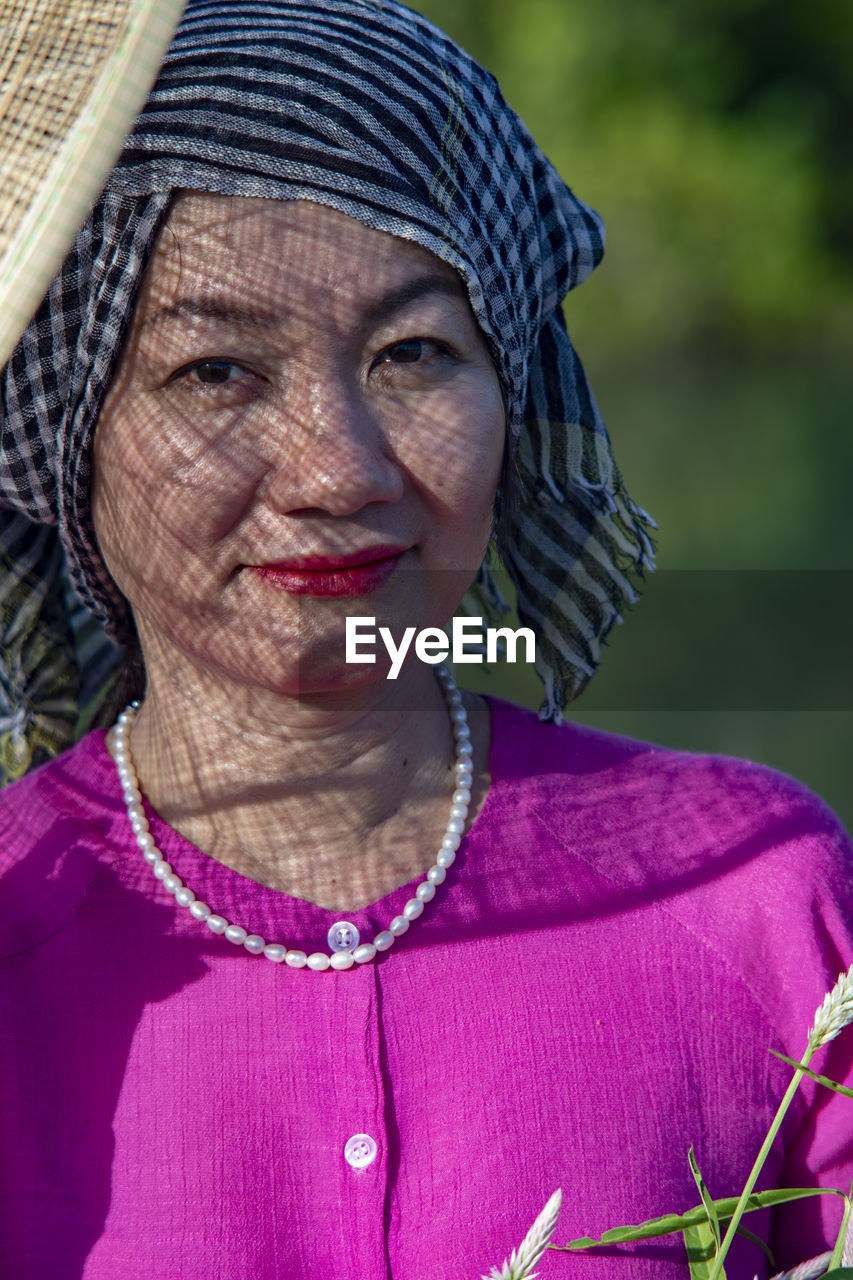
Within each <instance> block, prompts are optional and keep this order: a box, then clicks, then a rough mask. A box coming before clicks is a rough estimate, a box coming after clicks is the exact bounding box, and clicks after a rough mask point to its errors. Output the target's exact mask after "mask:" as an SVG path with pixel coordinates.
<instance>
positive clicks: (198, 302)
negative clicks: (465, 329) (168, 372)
mask: <svg viewBox="0 0 853 1280" xmlns="http://www.w3.org/2000/svg"><path fill="white" fill-rule="evenodd" d="M434 293H437V294H443V295H444V296H446V297H450V298H464V297H465V293H464V290H463V288H462V284H461V281H459V282H457V281H456V280H452V279H450V278H448V277H447V276H445V275H439V274H438V273H437V272H430V273H428V274H426V275H421V276H416V277H415V278H414V279H413V280H407V281H406V283H405V284H403V285H400V286H399V288H397V289H390V290H389V291H388V292H387V293H384V294H383V295H382V296H381V297H380V298H377V299H376V301H375V302H372V303H371V304H370V305H369V306H368V307H366V308H365V310H364V311H363V313H362V319H363V322H364V323H365V324H367V325H371V324H378V323H379V322H380V321H382V320H388V319H390V318H391V316H393V315H395V314H396V312H398V311H402V310H403V308H404V307H407V306H409V304H410V303H412V302H416V301H417V300H418V298H423V297H426V296H428V295H429V294H434ZM184 319H193V320H213V321H215V322H216V323H218V324H226V325H230V326H231V327H240V328H246V327H249V328H253V329H275V328H278V327H279V326H280V325H281V316H280V315H279V314H277V313H276V312H273V311H266V310H264V309H263V308H252V307H241V306H239V305H237V304H236V303H231V302H228V301H226V300H222V301H216V300H215V299H214V298H198V297H185V298H177V299H176V300H175V301H174V302H171V303H169V304H168V306H164V307H158V308H157V310H156V311H155V312H153V313H152V314H151V315H149V316H146V317H145V319H144V320H143V321H142V323H141V325H140V328H141V329H147V328H148V327H149V326H151V325H154V324H162V323H164V322H166V321H170V320H184Z"/></svg>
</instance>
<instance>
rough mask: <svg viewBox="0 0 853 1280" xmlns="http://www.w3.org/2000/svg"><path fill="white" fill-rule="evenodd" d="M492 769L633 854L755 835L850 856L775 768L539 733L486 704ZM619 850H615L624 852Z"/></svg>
mask: <svg viewBox="0 0 853 1280" xmlns="http://www.w3.org/2000/svg"><path fill="white" fill-rule="evenodd" d="M490 708H491V712H492V735H493V736H492V767H493V773H494V777H495V779H496V780H497V782H498V785H499V786H500V787H506V786H509V787H511V788H515V789H518V790H519V791H521V792H524V793H525V794H527V795H529V796H531V797H533V796H535V797H536V800H537V801H538V802H539V803H540V804H541V811H542V812H543V813H548V814H549V817H550V820H551V821H552V822H556V823H557V824H558V826H560V828H561V829H563V830H564V831H568V830H572V831H575V832H577V831H578V829H579V828H584V829H591V827H592V826H594V827H595V828H596V829H598V830H599V831H600V832H601V834H603V835H608V834H609V835H612V836H614V837H619V838H620V843H623V842H624V841H625V840H626V838H628V837H630V847H632V848H634V849H635V850H639V849H640V848H642V847H643V845H644V844H645V843H647V842H648V841H649V840H651V841H653V843H654V845H655V848H656V851H657V856H658V857H660V855H661V853H662V852H663V849H664V847H673V848H676V849H677V850H678V854H677V856H678V860H679V861H683V859H684V858H687V857H689V856H690V854H691V852H698V853H705V854H709V853H712V852H713V851H715V850H719V849H720V847H721V845H732V844H733V843H738V844H743V843H744V842H748V841H749V840H750V839H752V838H754V837H756V836H759V835H760V837H761V839H762V840H763V842H764V843H765V844H767V843H768V841H773V840H789V839H800V840H806V841H808V839H809V838H810V837H812V838H814V839H816V840H817V841H818V842H819V843H820V844H821V845H822V846H823V845H826V844H827V843H828V844H829V845H831V846H843V847H844V848H845V849H848V850H849V848H850V841H849V837H848V836H847V834H846V832H845V831H844V828H843V827H842V826H841V824H840V822H839V821H838V819H837V818H836V816H835V815H834V814H833V813H832V811H831V810H830V809H829V808H828V807H827V805H826V804H825V803H824V802H823V801H822V800H820V799H819V798H818V797H817V796H816V795H815V794H814V793H813V792H811V791H809V789H808V788H807V787H805V786H803V785H802V784H801V783H799V782H797V781H795V780H794V779H793V778H789V777H787V776H786V775H785V774H782V773H778V772H777V771H776V770H774V769H770V768H767V767H766V766H764V765H757V764H753V763H751V762H750V761H747V760H737V759H732V758H730V757H727V756H719V755H703V754H696V753H692V752H688V751H678V750H673V749H671V748H668V747H661V746H657V745H654V744H652V743H647V742H639V741H636V740H635V739H632V738H626V737H620V736H618V735H615V734H610V733H604V732H601V731H600V730H596V729H590V728H587V727H584V726H579V725H574V724H570V723H565V724H562V725H554V724H544V723H542V722H541V721H540V720H539V719H538V717H537V716H536V715H535V713H534V712H532V711H528V710H525V709H523V708H520V707H516V706H513V705H511V704H510V703H507V702H502V701H500V700H498V699H490ZM623 847H624V843H623Z"/></svg>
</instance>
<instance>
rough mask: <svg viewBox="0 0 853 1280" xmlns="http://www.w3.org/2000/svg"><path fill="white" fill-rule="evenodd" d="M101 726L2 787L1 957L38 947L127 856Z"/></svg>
mask: <svg viewBox="0 0 853 1280" xmlns="http://www.w3.org/2000/svg"><path fill="white" fill-rule="evenodd" d="M111 783H112V768H111V761H110V757H109V755H108V753H107V750H106V746H105V744H104V734H103V732H102V731H97V732H95V733H91V734H88V735H87V736H86V737H85V738H84V739H82V741H81V742H79V743H77V745H76V746H75V747H72V748H71V749H70V750H69V751H66V752H64V753H63V754H62V755H61V756H58V757H57V758H56V759H55V760H51V761H50V762H49V763H48V764H45V765H42V766H41V767H40V768H39V769H36V770H34V771H33V772H32V773H30V774H28V775H27V776H26V777H25V778H22V779H21V780H20V781H19V782H13V783H12V784H11V785H9V786H8V787H5V788H3V790H2V791H0V956H3V955H8V954H10V953H11V952H14V951H17V950H20V949H21V948H23V947H28V946H32V945H34V944H35V943H37V942H38V941H39V940H40V939H41V938H42V937H44V936H47V934H49V933H50V932H52V931H53V930H54V929H55V928H57V927H60V925H61V923H62V921H63V920H64V919H65V918H67V916H68V915H69V914H70V913H71V912H72V911H73V909H74V907H75V906H76V904H77V903H78V902H79V901H80V900H81V899H82V897H83V896H84V895H85V893H86V891H87V889H88V887H89V885H90V884H91V882H92V880H93V879H94V878H95V877H96V876H97V875H98V874H99V873H100V872H101V870H102V869H103V868H104V866H105V865H106V864H109V863H111V862H113V861H115V860H116V858H117V857H120V856H121V855H120V854H118V853H117V852H116V842H115V840H112V839H111V838H110V833H111V830H112V829H113V827H114V825H115V824H116V822H120V821H121V815H122V808H121V803H120V799H121V798H120V794H119V792H118V789H117V787H116V786H115V785H114V784H113V785H111Z"/></svg>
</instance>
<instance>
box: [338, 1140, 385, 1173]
mask: <svg viewBox="0 0 853 1280" xmlns="http://www.w3.org/2000/svg"><path fill="white" fill-rule="evenodd" d="M377 1150H378V1148H377V1146H376V1143H375V1142H374V1141H373V1139H372V1138H371V1136H370V1134H369V1133H354V1134H353V1135H352V1137H351V1138H348V1139H347V1144H346V1146H345V1147H344V1159H345V1160H346V1162H347V1164H349V1165H352V1167H353V1169H366V1168H367V1166H368V1165H369V1164H373V1161H374V1160H375V1159H376V1152H377Z"/></svg>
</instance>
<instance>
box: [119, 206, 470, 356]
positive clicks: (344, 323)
mask: <svg viewBox="0 0 853 1280" xmlns="http://www.w3.org/2000/svg"><path fill="white" fill-rule="evenodd" d="M413 307H417V308H418V315H419V316H420V317H421V318H422V319H424V320H425V321H426V322H427V323H429V322H430V318H433V319H435V320H438V319H439V317H441V316H444V318H445V319H447V318H449V317H450V316H453V315H456V316H457V317H458V318H460V319H462V318H463V317H464V318H466V320H467V322H469V323H472V324H474V325H476V317H475V316H474V315H473V313H472V310H471V307H470V303H469V300H468V294H467V291H466V288H465V285H464V282H463V280H462V278H461V276H460V275H459V273H458V272H457V271H456V270H454V269H453V268H452V267H450V266H448V264H447V263H445V262H442V261H441V259H440V258H438V257H437V256H436V255H435V254H433V253H431V252H429V251H428V250H427V249H424V248H423V247H422V246H420V245H418V244H416V243H414V242H412V241H409V240H405V239H403V238H401V237H399V236H393V235H390V234H388V233H386V232H381V231H376V230H373V229H371V228H369V227H365V226H364V225H363V224H362V223H361V222H359V221H358V220H357V219H354V218H351V217H349V216H348V215H346V214H342V213H340V212H338V210H336V209H332V208H328V207H326V206H324V205H321V204H317V203H315V202H311V201H304V200H302V201H279V200H269V199H261V198H257V197H223V196H216V195H211V194H209V193H197V192H182V193H180V194H179V195H178V196H176V198H175V200H174V203H173V205H172V208H171V210H170V213H169V216H168V218H167V220H166V221H165V223H164V225H163V226H162V228H161V230H160V232H159V234H158V236H157V238H156V241H155V244H154V247H153V250H152V254H151V257H150V260H149V263H148V266H147V269H146V272H145V276H144V280H143V283H142V287H141V289H140V294H139V298H138V301H137V304H136V308H135V315H134V320H133V324H132V327H131V336H130V345H131V346H138V344H139V342H140V340H141V341H142V342H143V346H144V347H146V348H150V347H151V345H152V344H153V343H155V342H156V340H157V338H158V337H160V336H162V335H166V336H167V337H168V336H169V335H170V334H171V333H172V332H173V331H174V330H176V329H177V330H180V331H182V332H187V331H188V330H190V331H191V330H193V329H196V330H197V329H199V328H202V327H204V328H206V329H209V328H210V327H211V326H214V327H222V326H227V327H230V328H231V329H235V328H236V329H239V330H241V331H244V332H249V331H254V332H255V333H257V334H264V335H267V336H272V335H273V334H276V333H277V334H278V335H279V336H281V335H283V334H284V333H285V332H287V333H288V334H289V335H290V336H296V335H298V334H299V333H300V332H302V333H303V334H304V333H314V334H317V335H320V334H328V335H331V336H333V337H335V336H339V337H342V338H352V337H354V336H356V335H359V334H361V335H362V337H365V336H366V331H367V330H371V331H376V330H377V329H379V328H381V327H382V326H383V325H384V324H386V323H387V322H389V321H390V320H391V318H392V317H394V316H401V315H404V314H405V313H406V312H408V311H409V310H410V309H411V308H413Z"/></svg>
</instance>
